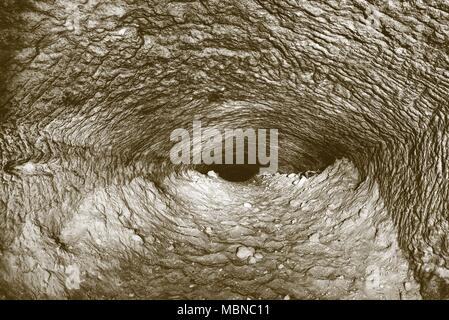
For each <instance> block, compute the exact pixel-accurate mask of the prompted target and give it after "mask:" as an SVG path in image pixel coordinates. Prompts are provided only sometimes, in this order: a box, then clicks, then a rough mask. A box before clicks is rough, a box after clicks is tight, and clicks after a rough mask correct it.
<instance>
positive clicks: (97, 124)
mask: <svg viewBox="0 0 449 320" xmlns="http://www.w3.org/2000/svg"><path fill="white" fill-rule="evenodd" d="M0 10H1V15H2V18H3V19H2V21H1V22H0V28H1V38H0V46H1V54H0V62H1V64H0V68H1V70H0V71H1V76H0V77H1V78H0V84H1V85H0V89H1V91H2V93H1V96H0V115H1V119H2V120H1V124H0V151H1V153H0V165H1V168H2V171H0V175H1V178H2V183H1V185H0V227H1V231H2V232H1V233H0V246H1V256H0V265H1V269H0V271H1V272H0V288H1V290H2V291H4V292H2V294H3V295H4V296H7V297H44V296H48V297H63V296H67V297H86V298H87V297H100V296H102V295H104V296H105V297H123V296H126V295H128V294H132V295H134V296H132V297H175V296H179V297H200V296H211V295H212V296H216V297H218V296H219V295H220V294H223V295H224V296H225V297H232V296H251V297H281V296H285V295H288V296H289V297H291V298H312V297H314V298H322V297H337V298H352V297H379V298H380V297H416V287H415V283H414V280H412V279H408V276H407V275H406V274H407V272H406V270H405V269H407V268H408V266H407V263H406V262H405V260H403V259H402V258H401V255H400V254H398V252H397V249H396V242H395V240H394V237H395V236H396V237H397V240H398V243H399V246H400V248H401V249H402V252H403V253H404V255H405V256H406V257H407V261H408V262H409V263H410V266H409V267H410V269H411V270H412V271H413V274H414V277H415V278H416V279H417V280H418V282H419V283H420V292H421V294H422V296H423V297H425V298H437V297H447V296H448V295H449V289H448V288H449V286H448V283H449V252H448V247H449V238H448V231H449V221H448V212H449V205H448V202H447V199H448V198H449V185H448V184H449V182H448V181H449V180H448V179H449V174H448V170H447V161H448V159H449V146H448V140H449V139H448V138H449V132H448V131H449V129H448V128H449V123H448V122H449V121H448V117H449V116H448V114H449V113H448V106H447V101H448V89H449V80H448V78H449V77H448V75H449V71H448V52H447V50H448V47H447V45H448V42H449V41H448V33H449V6H448V3H447V1H426V3H424V2H422V1H411V2H404V3H401V2H399V1H388V2H382V1H370V2H368V1H362V0H360V1H359V0H354V1H349V0H348V1H273V0H270V1H209V2H204V1H198V2H185V3H184V2H183V3H180V2H165V1H154V2H152V1H137V0H136V1H132V0H127V1H125V0H123V1H119V0H117V1H112V0H111V1H93V0H88V1H65V0H58V1H33V0H25V1H22V0H8V1H2V3H1V4H0ZM194 116H198V117H200V118H201V119H202V120H203V122H204V123H205V124H207V125H209V126H217V127H219V126H223V125H225V126H227V127H248V126H252V127H265V128H278V129H279V132H280V152H279V156H280V169H281V171H282V172H286V173H287V172H302V171H305V170H317V169H323V168H325V167H326V166H328V165H331V164H332V163H334V161H335V159H337V158H342V157H345V158H347V159H349V160H350V161H351V163H353V164H354V165H355V166H356V168H357V170H358V172H360V175H361V176H360V177H359V178H356V176H357V175H358V174H357V170H355V169H351V164H350V163H346V162H345V163H346V164H345V165H343V164H341V163H337V164H336V167H329V169H328V172H332V174H331V176H332V175H333V177H334V178H332V177H327V176H326V175H323V174H320V175H318V176H316V177H314V178H313V179H312V180H308V181H307V182H304V181H303V182H302V183H297V184H296V185H294V184H292V183H290V184H289V186H288V187H286V185H285V184H284V183H286V181H284V180H285V177H283V176H282V178H281V176H280V177H276V176H274V177H269V178H267V180H264V182H263V183H262V182H261V184H259V185H257V186H255V185H247V186H241V185H239V186H238V187H236V186H234V187H232V186H231V185H228V184H226V183H223V182H220V180H218V181H216V182H213V181H210V180H207V179H209V178H206V177H202V176H201V177H200V180H201V181H202V182H203V183H196V184H192V182H189V180H188V177H189V175H191V174H192V173H191V171H186V170H188V168H173V167H172V166H171V165H170V163H169V161H168V155H169V149H170V147H171V143H170V141H169V134H170V132H171V130H173V129H174V128H177V127H188V126H189V125H190V123H191V121H192V118H193V117H194ZM176 172H178V173H179V176H176V175H175V174H176ZM336 177H338V178H339V179H343V181H345V183H346V184H344V183H343V182H342V181H339V180H338V179H336ZM365 178H367V180H366V181H365V182H362V181H364V180H365ZM204 179H206V180H204ZM278 179H280V180H279V181H278ZM315 179H317V180H315ZM321 179H323V181H320V180H321ZM356 180H357V181H358V182H357V183H356V182H355V181H356ZM314 181H315V182H314ZM210 183H216V188H215V189H213V190H215V191H213V192H216V193H217V195H216V197H215V198H214V197H213V195H210V197H206V196H205V195H208V192H212V191H211V190H210V188H206V186H208V184H210ZM264 183H268V185H265V187H262V186H263V185H264ZM307 183H310V184H311V185H309V187H310V190H312V191H313V192H311V191H304V192H302V193H298V194H296V193H295V192H296V191H295V190H299V189H301V188H303V187H304V186H303V184H304V185H305V184H307ZM314 183H316V185H314ZM358 183H361V184H360V185H358ZM357 186H358V187H357ZM233 188H237V189H233ZM238 188H244V189H241V190H239V189H238ZM262 188H266V190H265V189H262ZM285 188H287V189H285ZM345 188H346V189H345ZM280 190H282V192H281V191H280ZM286 190H288V191H286ZM301 190H302V189H301ZM377 190H378V191H379V195H378V194H377ZM290 192H291V193H290ZM298 192H299V191H298ZM327 192H329V194H328V193H327ZM334 193H336V194H338V193H342V194H341V196H338V197H335V199H334V200H332V201H330V200H329V199H333V198H332V194H334ZM192 194H194V195H195V197H193V199H195V200H196V201H194V202H192ZM246 197H247V198H246ZM302 197H305V198H304V199H305V200H306V201H304V202H303V201H302V200H300V199H303V198H302ZM264 198H266V200H262V199H264ZM313 200H316V202H317V203H316V205H315V204H314V203H313V202H312V201H313ZM264 201H265V202H266V204H265V207H264V205H263V203H264ZM340 201H341V203H340ZM244 202H249V203H251V204H252V208H244V206H243V203H244ZM290 202H291V203H290ZM223 203H229V208H228V207H227V208H225V209H224V208H223ZM304 203H305V206H304V207H303V206H302V204H304ZM383 203H385V209H383V208H384V207H383ZM278 205H279V208H278V209H277V207H276V206H278ZM327 205H330V206H331V209H330V211H331V213H332V214H330V218H329V219H330V220H329V222H323V220H322V219H324V221H326V220H325V217H326V213H325V209H324V208H326V206H327ZM337 205H338V206H337ZM364 206H366V208H367V209H368V212H367V213H365V215H363V214H361V215H360V216H359V213H358V211H359V210H361V209H362V208H363V207H364ZM332 208H333V209H332ZM223 210H224V211H223ZM255 210H259V212H255ZM309 211H312V212H313V213H310V212H309ZM361 211H363V210H361ZM217 212H221V213H222V215H218V214H217ZM306 212H308V213H306ZM387 212H388V213H387ZM334 213H335V214H334ZM277 216H278V217H277ZM387 216H388V218H387ZM264 217H265V218H266V219H274V220H275V219H279V222H274V220H267V221H263V219H264ZM344 217H347V220H346V221H348V223H347V225H346V227H343V226H345V222H344V219H345V218H344ZM245 218H246V219H247V220H248V221H247V222H248V225H245V224H244V222H245ZM214 219H218V220H214ZM286 219H288V220H294V219H297V220H296V221H297V224H292V225H291V226H290V227H289V228H290V229H289V228H284V226H285V223H286V221H287V220H286ZM259 220H260V221H259ZM365 220H366V221H365ZM212 221H215V222H225V223H224V224H220V223H212ZM257 221H259V222H260V227H257V226H258V224H252V223H255V222H257ZM390 221H391V223H393V225H394V228H393V227H392V226H393V225H391V224H390ZM278 224H280V225H281V228H280V231H275V230H276V225H278ZM333 224H334V225H337V226H338V227H337V228H336V229H330V227H331V226H332V225H333ZM203 226H204V227H205V228H207V227H208V226H209V227H210V228H211V229H210V230H209V229H207V230H209V231H211V232H209V233H207V232H206V233H205V231H203V230H202V229H201V227H203ZM359 226H360V227H359ZM258 228H260V229H258ZM205 230H206V229H205ZM258 230H262V231H261V234H257V233H256V234H253V233H254V232H257V231H258ZM331 230H332V231H331ZM375 230H379V232H375ZM311 231H314V234H311ZM373 233H374V234H373ZM242 234H243V235H242ZM264 235H266V238H264ZM309 237H310V238H309ZM392 237H393V238H392ZM338 239H340V240H341V241H340V242H341V243H340V244H339V243H338ZM323 241H324V243H322V242H323ZM171 242H172V243H171ZM387 243H388V245H387ZM239 245H245V246H248V247H252V248H255V249H256V252H257V251H258V250H259V251H261V254H262V255H263V258H262V259H261V260H260V261H257V262H256V263H253V264H250V265H246V264H243V265H242V264H241V262H239V263H237V261H236V260H235V259H237V258H236V256H235V254H236V251H235V250H236V249H237V247H238V246H239ZM345 248H350V249H351V250H350V251H349V252H347V250H346V249H345ZM353 248H354V249H353ZM352 249H353V250H352ZM276 250H277V251H278V252H277V253H276ZM307 255H311V258H310V259H309V258H308V257H307ZM385 258H391V259H392V260H391V261H386V260H385ZM287 260H288V261H287ZM192 263H194V265H192ZM404 264H405V265H404ZM221 265H222V266H221ZM280 265H282V266H283V268H280V269H279V268H278V267H279V266H280ZM351 266H353V269H351ZM404 268H405V269H404ZM220 269H222V271H220ZM275 270H277V271H275ZM265 271H268V273H267V274H266V275H263V272H265ZM260 273H261V274H260ZM373 274H375V276H373ZM377 274H381V275H382V276H380V279H381V280H379V281H380V282H379V281H378V280H373V281H372V282H374V283H375V285H374V289H373V286H372V285H371V284H369V281H368V282H367V281H366V279H372V278H373V277H374V278H375V279H378V278H379V277H378V276H377ZM152 275H153V276H152ZM340 276H342V279H339V277H340ZM384 276H385V277H386V278H383V277H384ZM362 277H363V278H364V279H365V280H362ZM389 277H391V279H392V280H391V281H390V284H389V285H387V284H384V282H383V281H384V279H390V278H389ZM201 279H203V280H201ZM211 279H216V280H217V281H218V282H219V283H221V284H222V290H219V291H218V290H217V291H214V288H212V287H209V285H210V281H211ZM46 283H48V285H47V284H46ZM183 283H185V287H184V288H182V286H181V285H180V284H183ZM367 283H368V284H367ZM404 283H406V284H404ZM190 284H195V286H194V287H192V288H191V287H190ZM377 284H379V286H377ZM380 285H383V287H382V288H381V287H380ZM226 288H227V289H226ZM367 288H368V289H367ZM404 288H408V289H409V290H408V291H407V290H405V289H404ZM404 290H405V291H404ZM130 297H131V296H130Z"/></svg>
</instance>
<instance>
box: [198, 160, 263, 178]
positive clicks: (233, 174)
mask: <svg viewBox="0 0 449 320" xmlns="http://www.w3.org/2000/svg"><path fill="white" fill-rule="evenodd" d="M197 170H198V172H200V173H203V174H207V173H208V172H210V171H214V172H216V173H217V174H218V175H219V176H220V177H221V178H223V179H224V180H227V181H230V182H247V181H250V180H251V179H253V178H254V177H255V176H256V175H257V174H258V173H259V171H260V166H259V165H257V164H214V165H209V166H201V167H198V168H197Z"/></svg>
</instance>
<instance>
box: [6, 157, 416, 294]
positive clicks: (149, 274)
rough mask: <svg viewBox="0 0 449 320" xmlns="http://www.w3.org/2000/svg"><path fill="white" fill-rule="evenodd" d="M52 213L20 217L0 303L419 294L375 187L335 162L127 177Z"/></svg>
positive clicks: (8, 254)
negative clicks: (223, 175)
mask: <svg viewBox="0 0 449 320" xmlns="http://www.w3.org/2000/svg"><path fill="white" fill-rule="evenodd" d="M26 180H28V181H26V184H35V183H37V184H39V185H40V186H41V188H46V187H48V184H51V181H50V180H47V181H36V180H38V178H37V179H36V178H31V177H29V178H28V179H26ZM33 180H34V181H33ZM54 180H57V181H58V180H63V178H61V177H59V176H58V175H57V176H55V177H54ZM294 181H299V183H297V184H294V183H293V182H294ZM161 190H164V191H163V192H161ZM72 193H73V191H72ZM60 196H62V195H60ZM64 197H65V198H69V197H68V196H67V195H65V196H64ZM248 203H249V204H251V207H250V208H249V206H245V204H248ZM32 207H36V206H32ZM58 210H61V211H56V212H53V216H55V215H57V212H64V211H65V212H64V217H65V219H61V220H59V221H57V222H54V218H53V217H49V216H48V212H41V210H39V209H38V208H36V209H35V211H34V213H30V214H29V215H27V217H26V218H25V222H24V224H23V230H22V232H21V235H20V236H19V237H17V238H16V239H15V240H14V242H13V243H12V244H11V245H10V246H9V249H8V250H7V251H6V252H4V253H3V255H2V262H3V268H4V269H3V272H2V274H3V281H4V282H6V283H10V284H14V287H9V288H8V287H4V288H5V289H6V288H8V290H7V291H6V292H5V293H4V294H5V295H6V297H9V296H16V297H22V298H60V297H64V296H66V297H69V298H108V299H110V298H121V299H123V298H125V299H126V298H184V299H191V298H196V299H204V298H223V299H226V298H240V299H243V298H253V299H255V298H265V299H279V298H280V299H282V298H283V297H285V296H289V297H290V298H296V299H337V298H338V299H367V298H370V299H385V298H387V299H399V298H403V299H407V298H415V299H416V298H420V295H419V290H418V289H419V287H418V285H417V283H416V282H415V281H414V279H413V277H412V276H411V274H410V272H409V268H408V262H407V260H406V259H405V258H404V257H403V255H402V253H401V251H400V249H399V247H398V244H397V240H396V232H395V231H394V226H393V223H392V222H391V219H389V217H388V215H387V213H386V211H385V210H384V205H383V203H382V201H381V200H380V198H379V192H378V188H377V185H374V186H373V187H372V186H371V185H370V183H369V181H365V182H363V183H362V184H360V180H359V177H358V174H357V170H356V169H355V168H354V166H353V165H352V164H351V163H350V162H349V161H347V160H346V161H338V162H337V163H336V164H335V165H332V166H330V167H328V168H327V169H326V170H325V171H324V172H322V173H321V174H319V175H316V176H313V177H310V178H309V179H307V178H305V177H304V176H303V177H302V178H301V179H300V177H297V176H296V175H295V176H293V177H287V176H286V175H273V176H267V177H265V176H264V177H258V178H256V180H255V181H253V182H252V183H249V184H236V183H232V182H228V181H225V180H222V179H220V178H210V177H208V176H206V175H202V174H200V173H198V172H196V171H187V172H185V173H184V174H182V175H171V176H170V177H167V178H166V179H165V180H164V182H163V183H162V184H161V185H160V186H159V187H156V186H155V185H154V184H153V183H152V182H151V181H149V180H147V179H145V178H142V177H138V178H135V179H132V180H131V181H129V182H127V183H119V182H112V183H110V184H108V185H107V186H105V187H94V188H92V190H90V191H89V192H87V193H86V194H84V195H83V197H82V199H81V200H80V201H78V202H77V203H76V204H73V205H70V206H69V207H67V208H58ZM60 216H61V214H59V217H60ZM52 220H53V221H52ZM47 226H54V227H53V228H52V229H50V230H47V229H46V228H47ZM25 252H26V254H24V253H25Z"/></svg>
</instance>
